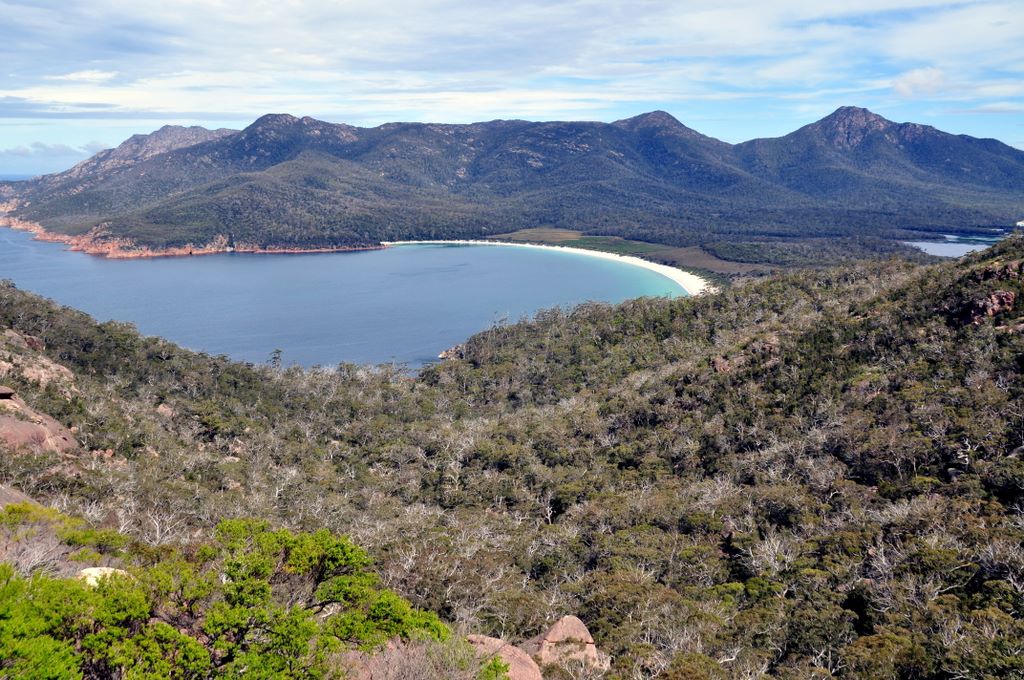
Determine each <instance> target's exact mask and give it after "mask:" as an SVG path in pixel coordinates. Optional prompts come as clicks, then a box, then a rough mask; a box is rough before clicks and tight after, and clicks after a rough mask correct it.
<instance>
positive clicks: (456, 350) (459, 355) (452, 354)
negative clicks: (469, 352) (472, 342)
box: [437, 344, 466, 360]
mask: <svg viewBox="0 0 1024 680" xmlns="http://www.w3.org/2000/svg"><path fill="white" fill-rule="evenodd" d="M437 358H438V359H441V360H447V359H465V358H466V345H465V344H458V345H455V346H454V347H449V348H448V349H446V350H444V351H443V352H441V353H440V354H438V355H437Z"/></svg>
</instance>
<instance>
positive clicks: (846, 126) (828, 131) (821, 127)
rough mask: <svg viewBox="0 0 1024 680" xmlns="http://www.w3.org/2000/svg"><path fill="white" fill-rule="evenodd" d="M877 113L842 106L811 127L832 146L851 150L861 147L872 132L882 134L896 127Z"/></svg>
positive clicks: (855, 107) (856, 107)
mask: <svg viewBox="0 0 1024 680" xmlns="http://www.w3.org/2000/svg"><path fill="white" fill-rule="evenodd" d="M894 125H895V123H893V122H892V121H890V120H886V119H885V118H883V117H882V116H879V115H878V114H877V113H873V112H871V111H869V110H868V109H863V108H860V107H858V106H841V107H840V108H838V109H836V110H835V111H834V112H833V113H831V114H830V115H828V116H826V117H825V118H822V119H821V120H819V121H818V122H817V123H812V124H811V125H810V126H809V127H810V128H811V129H814V130H815V131H816V132H818V133H819V134H821V135H822V136H823V137H824V138H825V139H826V140H827V141H828V142H830V143H831V144H833V145H835V146H837V147H840V148H843V149H851V148H854V147H856V146H860V144H861V142H863V141H864V139H865V138H866V137H867V136H868V135H870V134H871V133H872V132H881V131H884V130H887V129H888V128H890V127H892V126H894Z"/></svg>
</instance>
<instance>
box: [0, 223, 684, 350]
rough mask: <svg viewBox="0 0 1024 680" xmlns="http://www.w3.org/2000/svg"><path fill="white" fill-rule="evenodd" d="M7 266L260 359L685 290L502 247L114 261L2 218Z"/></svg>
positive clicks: (132, 317) (446, 341)
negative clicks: (40, 237) (38, 237)
mask: <svg viewBox="0 0 1024 680" xmlns="http://www.w3.org/2000/svg"><path fill="white" fill-rule="evenodd" d="M0 278H6V279H11V280H13V281H14V282H15V284H17V286H18V287H19V288H21V289H24V290H30V291H33V292H36V293H40V294H42V295H45V296H46V297H49V298H52V299H54V300H56V301H58V302H60V303H62V304H65V305H69V306H71V307H75V308H77V309H81V310H83V311H85V312H88V313H89V314H91V315H92V316H94V317H95V318H97V319H99V320H101V321H105V320H109V319H116V320H118V321H129V322H131V323H134V324H135V325H136V326H137V327H138V329H139V330H140V331H141V332H143V333H145V334H147V335H159V336H162V337H165V338H167V339H169V340H172V341H174V342H176V343H178V344H181V345H183V346H185V347H188V348H191V349H195V350H200V351H204V352H208V353H210V354H227V355H228V356H230V357H233V358H235V359H239V360H242V361H252V362H256V363H262V362H265V361H267V359H268V357H269V356H270V354H271V352H273V351H274V350H275V349H281V350H282V351H283V361H284V363H285V364H292V363H296V364H300V365H303V366H313V365H321V366H331V365H335V364H338V363H339V362H353V363H360V364H377V363H385V362H396V363H402V364H407V365H409V366H412V367H416V366H420V365H422V364H424V363H426V362H428V361H433V360H435V359H436V358H437V354H438V352H440V351H442V350H444V349H446V348H448V347H451V346H452V345H455V344H458V343H460V342H462V341H464V340H465V339H466V338H468V337H469V336H470V335H472V334H473V333H476V332H479V331H482V330H485V329H487V328H489V327H491V326H492V325H494V324H495V323H502V322H504V321H510V322H514V321H517V320H518V319H520V318H522V317H524V316H529V315H532V314H533V313H535V312H536V311H538V310H540V309H545V308H550V307H555V306H571V305H576V304H579V303H581V302H585V301H588V300H599V301H607V302H620V301H622V300H625V299H628V298H633V297H640V296H647V295H650V296H660V295H682V294H684V293H683V292H682V291H681V289H680V288H679V287H678V286H677V285H676V284H675V283H673V282H672V281H670V280H669V279H667V278H665V277H663V276H661V275H660V274H657V273H655V272H651V271H649V270H645V269H643V268H640V267H635V266H632V265H628V264H622V263H620V262H614V261H610V260H602V259H598V258H594V257H588V256H586V255H578V254H574V253H563V252H557V251H547V250H535V249H530V248H515V247H502V246H486V245H481V246H449V245H406V246H399V247H393V248H388V249H386V250H378V251H366V252H354V253H318V254H312V253H311V254H303V255H246V254H235V253H233V254H224V255H205V256H202V257H178V258H157V259H148V260H106V259H103V258H99V257H93V256H90V255H84V254H82V253H74V252H70V251H67V250H65V249H64V247H63V246H61V245H59V244H55V243H42V242H39V241H33V240H32V238H31V234H28V233H26V232H20V231H13V230H11V229H0Z"/></svg>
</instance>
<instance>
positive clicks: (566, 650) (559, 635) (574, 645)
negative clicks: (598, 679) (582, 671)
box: [523, 616, 610, 670]
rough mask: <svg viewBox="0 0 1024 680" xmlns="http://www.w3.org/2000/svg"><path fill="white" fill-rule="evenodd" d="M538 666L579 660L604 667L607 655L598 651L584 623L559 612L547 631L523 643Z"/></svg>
mask: <svg viewBox="0 0 1024 680" xmlns="http://www.w3.org/2000/svg"><path fill="white" fill-rule="evenodd" d="M523 651H525V652H526V653H528V654H529V655H530V656H532V657H533V659H534V660H535V661H536V662H537V663H538V665H540V666H541V668H543V667H545V666H565V665H570V664H574V663H575V664H581V665H583V666H584V667H585V668H587V669H590V670H607V668H608V666H609V665H610V664H609V658H608V656H607V655H606V654H602V653H601V652H599V651H598V649H597V645H595V644H594V638H593V637H592V636H591V635H590V631H589V630H587V626H586V625H585V624H584V623H583V622H582V621H580V620H579V619H578V618H576V617H575V616H563V617H562V618H560V619H559V620H558V621H557V622H555V625H553V626H552V627H551V628H550V629H549V630H548V632H546V633H544V634H543V635H538V636H537V637H535V638H533V639H532V640H529V641H527V642H526V643H524V644H523Z"/></svg>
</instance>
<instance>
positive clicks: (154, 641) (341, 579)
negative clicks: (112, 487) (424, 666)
mask: <svg viewBox="0 0 1024 680" xmlns="http://www.w3.org/2000/svg"><path fill="white" fill-rule="evenodd" d="M0 535H2V537H3V539H4V546H3V548H4V549H3V553H2V554H3V556H4V558H5V560H7V561H6V562H4V563H0V673H2V674H3V677H5V678H26V679H28V678H32V679H34V680H36V679H43V678H53V679H54V680H57V679H61V680H64V679H67V678H82V677H88V678H111V677H124V678H135V679H139V680H141V679H145V678H152V679H154V680H156V679H158V678H196V679H198V678H212V677H237V678H281V677H287V678H323V677H341V676H342V675H343V669H344V668H346V667H347V666H349V665H350V664H348V663H347V662H346V655H348V656H351V655H352V653H353V652H354V651H358V650H367V651H372V650H375V649H377V648H379V647H381V646H383V645H384V644H385V643H387V642H389V641H390V640H393V639H403V640H414V641H416V642H419V643H423V644H428V645H431V644H432V645H433V646H434V647H435V648H436V649H444V647H443V643H445V642H447V641H448V640H449V638H450V631H449V629H448V628H447V627H445V626H444V625H443V624H442V623H441V622H440V620H439V619H438V618H437V616H435V615H433V614H429V613H425V612H421V611H418V610H416V609H414V608H413V607H411V606H410V605H409V603H408V602H407V601H406V600H404V599H402V598H400V597H399V596H397V595H396V594H395V593H393V592H391V591H389V590H386V589H381V588H380V587H379V586H378V579H377V577H376V576H375V575H374V574H373V573H372V571H370V570H369V567H370V559H369V556H368V555H367V554H366V552H365V551H363V550H362V549H360V548H358V547H357V546H355V545H354V544H353V543H352V542H351V541H350V540H349V539H348V538H346V537H344V536H338V535H335V534H332V533H331V532H329V531H327V530H326V529H320V530H317V531H315V532H308V533H298V534H296V533H292V532H290V531H287V530H284V529H278V530H272V529H270V528H269V527H268V525H267V522H265V521H256V520H224V521H222V522H220V523H219V524H218V525H217V527H216V530H215V531H214V534H213V537H212V538H211V539H210V540H208V541H205V542H192V543H189V544H186V545H183V546H169V545H163V546H159V547H157V546H152V545H146V544H142V543H139V542H136V541H130V540H128V539H127V537H125V536H123V535H121V534H118V533H117V532H114V531H111V530H95V529H90V528H87V527H85V528H83V527H82V526H81V522H76V521H75V520H73V519H72V518H70V517H67V516H64V515H61V514H60V513H58V512H56V511H54V510H50V509H45V508H42V507H40V506H37V505H35V504H32V503H22V504H12V505H8V506H6V507H5V508H4V509H3V510H2V511H0ZM55 548H56V549H57V550H55ZM57 553H63V554H64V556H65V558H66V559H65V560H63V563H64V565H63V566H69V565H75V564H77V565H84V564H88V563H92V562H107V563H111V562H114V563H117V564H120V565H122V566H124V567H127V569H114V568H111V569H110V570H109V571H108V572H105V573H103V574H102V575H92V579H91V581H90V580H88V579H83V578H78V579H73V578H57V577H53V576H51V575H47V574H46V573H41V574H40V573H28V574H19V573H18V572H19V571H21V572H35V571H37V569H36V568H37V567H39V566H41V565H44V566H49V567H51V568H53V567H55V566H56V565H58V564H60V561H55V560H54V559H53V558H54V555H55V554H57ZM449 656H450V657H451V660H452V661H454V662H455V663H452V664H450V665H449V666H448V667H447V668H446V669H445V670H446V671H448V672H449V673H450V674H451V676H452V677H455V676H456V675H458V674H460V673H459V671H462V673H461V675H462V676H464V677H466V678H472V677H475V676H476V675H477V674H476V673H475V672H474V671H475V669H476V668H477V667H478V666H479V662H478V661H475V660H474V659H473V655H472V652H470V651H469V650H468V648H467V649H465V650H462V654H461V656H460V655H458V654H456V655H451V654H449ZM460 666H461V668H460ZM467 671H468V672H467Z"/></svg>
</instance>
